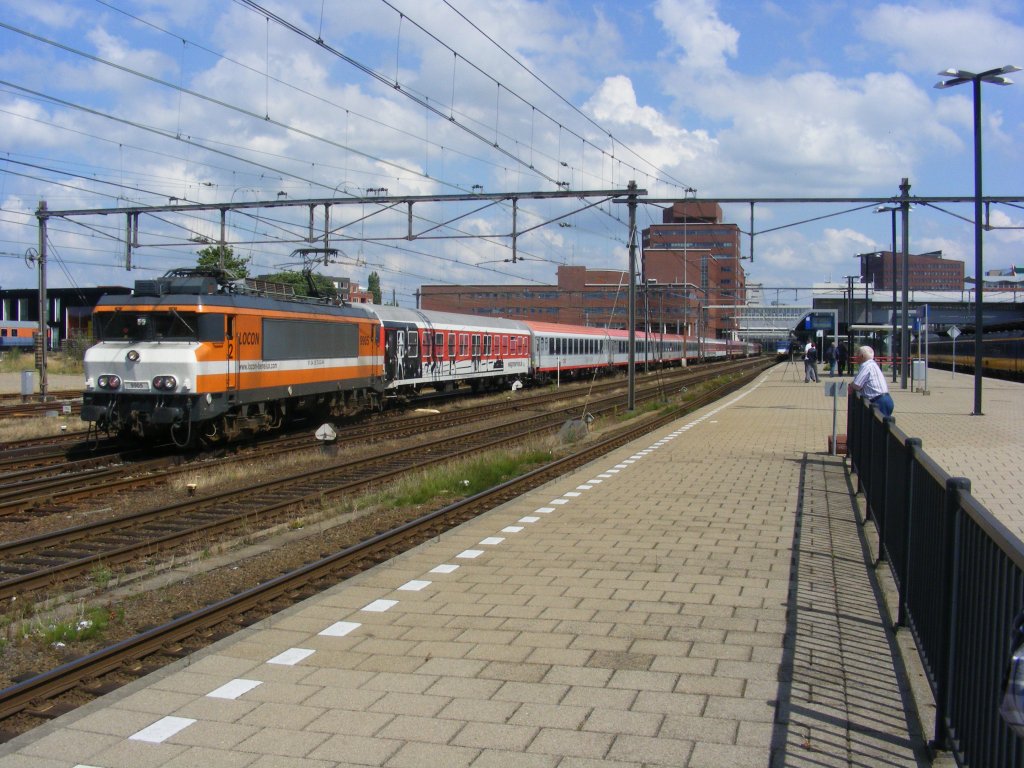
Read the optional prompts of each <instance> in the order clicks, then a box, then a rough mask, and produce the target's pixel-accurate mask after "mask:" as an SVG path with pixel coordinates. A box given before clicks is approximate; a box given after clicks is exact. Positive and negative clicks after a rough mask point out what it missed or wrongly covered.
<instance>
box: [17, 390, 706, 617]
mask: <svg viewBox="0 0 1024 768" xmlns="http://www.w3.org/2000/svg"><path fill="white" fill-rule="evenodd" d="M704 375H719V374H718V373H717V372H709V373H706V374H704ZM660 391H661V383H660V382H654V383H652V384H649V385H648V386H647V387H645V388H641V390H640V394H639V396H640V398H641V399H643V398H644V397H645V396H646V397H655V396H657V395H658V394H659V393H660ZM620 408H621V396H620V395H618V394H613V395H606V396H605V397H604V398H603V399H599V400H596V401H594V403H593V404H592V405H591V406H590V408H589V411H590V412H591V413H592V414H594V415H597V416H599V415H601V414H603V413H607V412H611V411H617V410H619V409H620ZM536 410H538V409H531V411H536ZM579 411H580V407H579V405H577V404H572V405H568V406H565V407H563V408H556V409H543V410H541V412H539V413H537V412H534V413H533V414H531V415H527V416H519V417H517V418H515V419H514V420H512V421H510V422H508V423H505V424H501V425H497V426H496V425H495V424H494V423H493V422H488V423H487V424H486V425H485V426H483V427H475V426H474V427H472V428H470V429H469V430H466V431H465V432H463V433H461V434H459V435H457V436H455V437H452V438H449V439H447V440H446V441H444V442H443V443H437V442H432V443H429V444H426V445H416V446H413V447H409V448H400V449H395V450H391V451H387V452H383V453H381V452H376V453H374V454H373V455H372V456H366V457H365V458H359V459H355V460H350V461H345V462H343V463H340V464H331V465H328V466H326V467H318V468H315V469H309V470H304V471H301V472H293V473H291V474H288V475H286V476H282V477H277V478H273V479H268V480H264V481H261V482H257V483H254V484H252V485H250V486H249V487H248V488H246V489H242V490H239V489H231V490H224V491H220V492H216V493H212V494H207V495H204V496H201V497H197V498H187V499H185V500H182V501H179V502H176V503H173V504H169V505H165V506H162V507H157V508H153V509H147V510H142V511H139V512H134V513H131V514H128V515H122V516H119V517H115V518H109V519H105V520H98V521H92V522H89V523H86V524H82V525H77V526H74V527H71V528H65V529H62V530H58V531H54V532H52V533H46V534H41V535H38V536H33V537H31V538H27V539H21V540H17V541H9V542H4V543H2V544H0V599H8V598H10V597H14V596H16V595H20V596H23V595H25V594H27V593H28V592H31V591H34V590H39V589H44V588H47V589H49V588H53V587H54V585H57V584H61V583H64V582H66V581H68V580H70V579H74V578H76V577H80V576H82V575H87V574H89V573H90V572H91V571H92V570H93V569H95V568H99V567H102V568H110V567H112V566H120V565H123V564H126V563H131V562H133V561H140V560H143V559H146V558H151V557H153V556H154V554H155V553H158V552H162V551H166V550H169V549H174V548H177V547H180V546H182V545H185V544H188V543H192V542H195V541H196V540H198V539H205V540H208V539H209V538H210V537H213V536H225V535H229V534H232V533H233V532H236V531H237V530H240V529H247V528H251V527H254V526H255V527H262V526H265V525H268V524H271V523H273V522H275V521H279V520H280V519H281V518H282V517H283V516H288V515H293V514H297V513H300V512H301V510H302V509H304V508H305V507H308V506H314V505H317V504H322V503H323V502H324V501H325V500H327V499H333V498H336V497H339V496H342V495H348V494H353V493H357V492H362V491H365V490H366V489H368V488H371V487H375V486H379V485H381V484H383V483H385V482H388V481H389V480H392V479H395V478H396V477H398V476H400V475H403V474H405V473H407V472H410V471H415V470H420V469H423V468H426V467H429V466H433V465H436V464H439V463H445V462H448V461H451V460H453V459H456V458H459V457H463V456H469V455H473V454H476V453H478V452H481V451H485V450H488V449H491V448H494V447H498V446H503V445H507V444H509V443H510V442H517V441H522V440H525V439H527V438H529V437H533V436H536V435H538V434H548V433H550V431H551V430H552V428H554V427H558V426H560V425H561V424H563V423H564V422H565V421H566V419H568V418H572V417H574V416H578V415H579ZM467 420H469V421H471V422H479V420H480V418H479V414H474V415H471V416H467V415H465V414H462V415H461V417H460V418H459V421H460V422H465V421H467ZM444 426H445V427H450V426H452V425H451V424H449V423H445V424H444ZM398 428H399V429H401V430H403V431H408V430H410V429H412V430H414V431H422V430H423V429H424V428H425V426H424V427H420V426H417V427H412V426H411V425H408V424H407V425H403V426H401V427H398ZM392 429H394V428H392ZM352 439H353V440H355V439H356V438H352ZM96 474H97V475H98V482H99V483H100V485H101V487H102V491H103V493H104V494H108V493H110V492H111V490H113V488H114V487H116V485H117V484H118V483H130V482H133V480H132V479H124V480H122V481H117V480H113V479H109V478H107V477H106V476H105V473H103V472H98V473H96ZM65 493H66V494H71V493H74V491H66V492H65ZM51 495H52V494H51Z"/></svg>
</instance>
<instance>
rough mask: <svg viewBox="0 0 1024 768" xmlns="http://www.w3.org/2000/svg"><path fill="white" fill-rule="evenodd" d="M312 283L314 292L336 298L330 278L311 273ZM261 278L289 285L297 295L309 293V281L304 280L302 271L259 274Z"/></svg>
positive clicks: (336, 294)
mask: <svg viewBox="0 0 1024 768" xmlns="http://www.w3.org/2000/svg"><path fill="white" fill-rule="evenodd" d="M311 277H312V279H313V285H314V286H315V287H316V292H317V293H318V294H320V296H324V297H326V298H329V299H334V298H337V296H338V289H337V288H335V287H334V283H333V282H332V281H331V279H330V278H328V277H325V276H324V275H318V274H315V273H314V274H312V275H311ZM260 279H261V280H267V281H269V282H271V283H281V284H283V285H290V286H292V288H294V289H295V293H296V295H298V296H308V295H309V292H310V291H309V283H308V282H306V276H305V275H304V274H303V273H302V272H292V271H288V272H277V273H275V274H272V275H260Z"/></svg>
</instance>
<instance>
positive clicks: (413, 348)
mask: <svg viewBox="0 0 1024 768" xmlns="http://www.w3.org/2000/svg"><path fill="white" fill-rule="evenodd" d="M405 354H406V356H407V357H419V354H420V332H419V331H409V346H408V347H407V348H406V353H405Z"/></svg>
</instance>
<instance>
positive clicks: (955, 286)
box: [860, 251, 964, 291]
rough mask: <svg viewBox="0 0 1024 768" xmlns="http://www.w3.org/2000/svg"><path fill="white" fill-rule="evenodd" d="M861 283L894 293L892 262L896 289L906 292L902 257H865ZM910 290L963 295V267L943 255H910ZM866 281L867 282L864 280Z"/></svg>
mask: <svg viewBox="0 0 1024 768" xmlns="http://www.w3.org/2000/svg"><path fill="white" fill-rule="evenodd" d="M862 256H863V258H862V259H861V273H860V276H861V280H862V281H866V282H869V283H874V286H875V290H876V291H891V290H892V289H893V287H894V286H893V272H892V270H893V261H894V258H895V264H896V285H895V287H896V288H897V289H898V290H902V289H903V254H902V253H897V254H895V257H894V256H893V253H892V251H882V252H879V253H868V254H862ZM907 275H908V280H907V288H908V289H909V290H915V291H916V290H920V291H962V290H963V289H964V263H963V262H962V261H956V260H955V259H944V258H942V251H934V252H932V253H919V254H913V253H911V254H908V256H907ZM865 279H866V280H865Z"/></svg>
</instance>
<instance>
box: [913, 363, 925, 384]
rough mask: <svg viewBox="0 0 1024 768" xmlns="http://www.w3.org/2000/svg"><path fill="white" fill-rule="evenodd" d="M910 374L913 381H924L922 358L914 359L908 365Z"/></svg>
mask: <svg viewBox="0 0 1024 768" xmlns="http://www.w3.org/2000/svg"><path fill="white" fill-rule="evenodd" d="M910 375H911V378H913V379H914V381H924V379H925V375H926V374H925V362H924V360H914V361H913V362H912V363H911V365H910Z"/></svg>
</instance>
